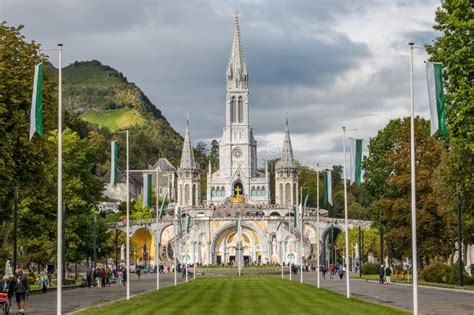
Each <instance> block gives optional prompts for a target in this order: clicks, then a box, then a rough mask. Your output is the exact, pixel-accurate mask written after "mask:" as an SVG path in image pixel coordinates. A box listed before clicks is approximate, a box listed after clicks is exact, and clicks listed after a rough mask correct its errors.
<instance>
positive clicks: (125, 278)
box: [122, 268, 128, 286]
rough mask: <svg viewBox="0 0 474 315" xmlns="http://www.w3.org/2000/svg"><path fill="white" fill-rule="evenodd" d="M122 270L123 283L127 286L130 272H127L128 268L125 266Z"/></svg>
mask: <svg viewBox="0 0 474 315" xmlns="http://www.w3.org/2000/svg"><path fill="white" fill-rule="evenodd" d="M122 271H123V285H124V286H126V285H127V281H128V272H127V269H125V268H123V269H122Z"/></svg>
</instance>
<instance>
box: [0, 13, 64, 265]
mask: <svg viewBox="0 0 474 315" xmlns="http://www.w3.org/2000/svg"><path fill="white" fill-rule="evenodd" d="M22 28H23V26H18V27H11V26H8V25H7V24H6V22H3V23H1V24H0V51H1V53H0V73H1V75H0V143H1V148H0V183H1V185H0V218H1V220H2V222H1V223H2V228H3V241H2V244H1V248H0V249H1V252H2V253H0V254H2V256H5V255H9V253H5V252H4V251H6V250H7V246H8V236H9V234H10V224H11V215H12V207H13V202H12V201H13V200H14V198H13V196H14V190H15V187H18V190H19V196H20V200H22V199H24V198H28V196H30V194H34V193H35V192H36V191H37V189H38V183H43V182H45V181H46V179H47V177H48V176H49V174H48V173H47V172H45V171H44V166H45V165H46V164H47V163H49V162H50V161H51V157H50V156H49V155H48V150H47V147H46V144H45V141H44V140H42V139H41V138H39V137H38V136H37V135H36V136H35V137H34V138H33V140H32V141H29V117H30V106H31V95H32V86H33V84H32V83H33V74H34V67H35V65H36V64H38V63H40V62H42V63H44V64H48V59H47V57H46V56H45V55H43V54H40V53H39V47H40V46H39V44H37V43H35V42H31V43H28V42H26V41H25V38H24V36H23V35H21V30H22ZM56 89H57V86H56V82H55V80H54V77H52V76H51V75H50V74H48V73H44V75H43V122H44V124H43V125H44V134H45V135H47V133H48V131H49V130H51V129H53V128H54V127H55V121H56V114H55V113H56V112H57V110H56V109H57V107H56V104H57V99H56V95H57V92H56ZM47 247H48V245H47V244H45V248H44V249H45V250H46V248H47Z"/></svg>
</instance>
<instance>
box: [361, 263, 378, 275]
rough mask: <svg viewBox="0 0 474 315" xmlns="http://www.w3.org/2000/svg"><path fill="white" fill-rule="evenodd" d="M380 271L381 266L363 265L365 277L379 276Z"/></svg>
mask: <svg viewBox="0 0 474 315" xmlns="http://www.w3.org/2000/svg"><path fill="white" fill-rule="evenodd" d="M379 270H380V264H369V263H365V264H363V265H362V274H363V275H378V274H379Z"/></svg>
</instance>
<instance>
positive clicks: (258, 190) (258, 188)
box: [257, 186, 260, 196]
mask: <svg viewBox="0 0 474 315" xmlns="http://www.w3.org/2000/svg"><path fill="white" fill-rule="evenodd" d="M257 196H260V186H258V187H257Z"/></svg>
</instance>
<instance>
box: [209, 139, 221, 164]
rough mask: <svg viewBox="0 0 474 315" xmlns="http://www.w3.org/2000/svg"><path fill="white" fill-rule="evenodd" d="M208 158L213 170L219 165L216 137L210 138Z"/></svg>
mask: <svg viewBox="0 0 474 315" xmlns="http://www.w3.org/2000/svg"><path fill="white" fill-rule="evenodd" d="M209 160H211V164H212V168H213V170H216V169H217V167H218V166H219V142H218V141H217V140H216V139H214V140H212V142H211V150H210V151H209Z"/></svg>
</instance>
